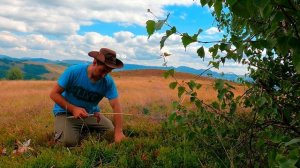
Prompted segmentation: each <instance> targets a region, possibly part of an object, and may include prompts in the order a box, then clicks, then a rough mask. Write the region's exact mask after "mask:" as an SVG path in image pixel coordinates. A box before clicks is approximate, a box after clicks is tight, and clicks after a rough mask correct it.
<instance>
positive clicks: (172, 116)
mask: <svg viewBox="0 0 300 168" xmlns="http://www.w3.org/2000/svg"><path fill="white" fill-rule="evenodd" d="M176 116H177V114H176V113H175V112H174V113H172V114H171V115H170V116H169V122H172V121H174V119H175V118H176Z"/></svg>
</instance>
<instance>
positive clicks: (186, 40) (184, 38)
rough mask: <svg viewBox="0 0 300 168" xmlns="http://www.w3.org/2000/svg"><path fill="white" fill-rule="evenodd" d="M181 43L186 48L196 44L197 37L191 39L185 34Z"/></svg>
mask: <svg viewBox="0 0 300 168" xmlns="http://www.w3.org/2000/svg"><path fill="white" fill-rule="evenodd" d="M181 41H182V44H183V46H184V48H186V47H187V46H188V45H189V44H191V43H193V42H196V41H197V37H196V39H195V37H194V36H193V37H191V36H190V35H188V34H187V33H183V35H182V37H181Z"/></svg>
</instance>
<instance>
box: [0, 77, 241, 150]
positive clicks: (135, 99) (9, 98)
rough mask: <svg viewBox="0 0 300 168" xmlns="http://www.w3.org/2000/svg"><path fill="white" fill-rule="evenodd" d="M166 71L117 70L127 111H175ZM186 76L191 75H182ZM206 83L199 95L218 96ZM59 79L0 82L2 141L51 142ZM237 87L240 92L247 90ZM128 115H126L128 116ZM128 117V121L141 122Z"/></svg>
mask: <svg viewBox="0 0 300 168" xmlns="http://www.w3.org/2000/svg"><path fill="white" fill-rule="evenodd" d="M162 72H163V71H136V72H134V71H131V72H117V73H114V74H113V76H114V79H115V82H116V84H117V87H118V90H119V95H120V100H121V103H122V107H123V110H124V112H125V113H131V114H142V113H143V110H145V109H148V110H149V111H150V113H151V114H153V115H157V114H159V115H165V114H166V113H170V112H171V111H172V107H171V102H172V101H173V100H177V92H176V91H175V90H171V89H169V86H168V85H169V83H170V82H171V81H172V80H171V79H164V78H163V77H161V74H162ZM179 79H180V81H181V80H182V79H190V76H189V75H184V74H180V78H179ZM198 82H200V83H201V84H202V85H203V86H202V88H201V90H200V91H199V93H198V95H199V97H201V98H202V99H203V100H204V101H206V102H211V101H212V100H214V99H215V97H216V93H215V91H214V90H213V88H212V83H213V80H212V79H208V78H200V80H199V81H198ZM54 83H55V81H0V93H1V94H0V102H1V104H0V115H1V120H0V135H1V136H0V143H2V144H12V143H13V142H14V141H15V140H16V139H18V140H20V141H24V140H25V139H32V143H33V144H35V145H37V146H44V145H47V143H48V142H49V141H50V139H51V136H52V132H53V115H52V106H53V104H54V103H53V102H52V101H51V99H50V98H49V96H48V95H49V92H50V90H51V88H52V86H53V84H54ZM235 86H237V91H236V94H241V93H243V91H244V88H243V87H242V86H238V85H236V84H235ZM100 106H101V107H102V109H103V112H111V110H110V107H109V105H108V102H107V101H103V102H101V104H100ZM125 118H126V117H125ZM138 121H139V119H135V117H127V118H126V123H132V122H138Z"/></svg>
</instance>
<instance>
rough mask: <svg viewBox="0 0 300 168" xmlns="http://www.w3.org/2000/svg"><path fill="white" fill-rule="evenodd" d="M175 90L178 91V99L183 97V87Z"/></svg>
mask: <svg viewBox="0 0 300 168" xmlns="http://www.w3.org/2000/svg"><path fill="white" fill-rule="evenodd" d="M177 89H178V97H179V98H180V97H181V96H182V95H183V93H184V91H185V88H184V87H183V86H179V87H178V88H177Z"/></svg>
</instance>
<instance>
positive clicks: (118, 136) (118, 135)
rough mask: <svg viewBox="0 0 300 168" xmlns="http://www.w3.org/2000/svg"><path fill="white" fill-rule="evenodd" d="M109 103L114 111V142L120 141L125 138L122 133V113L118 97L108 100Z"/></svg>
mask: <svg viewBox="0 0 300 168" xmlns="http://www.w3.org/2000/svg"><path fill="white" fill-rule="evenodd" d="M109 103H110V105H111V107H112V109H113V111H114V113H116V114H114V123H115V142H121V140H122V139H123V138H125V136H124V134H123V115H122V108H121V104H120V102H119V98H115V99H112V100H109Z"/></svg>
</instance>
